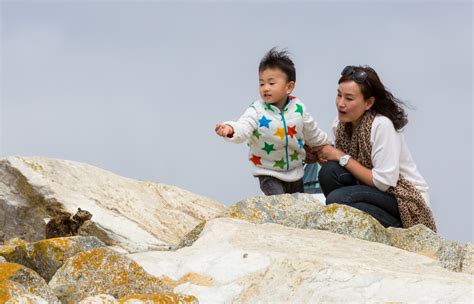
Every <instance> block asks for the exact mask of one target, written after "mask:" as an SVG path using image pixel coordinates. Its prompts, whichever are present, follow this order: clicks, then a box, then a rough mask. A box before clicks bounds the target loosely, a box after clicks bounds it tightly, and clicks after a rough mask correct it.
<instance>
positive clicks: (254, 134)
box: [252, 130, 262, 139]
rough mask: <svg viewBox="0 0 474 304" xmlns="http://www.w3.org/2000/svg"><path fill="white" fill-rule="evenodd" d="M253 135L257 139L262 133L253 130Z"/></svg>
mask: <svg viewBox="0 0 474 304" xmlns="http://www.w3.org/2000/svg"><path fill="white" fill-rule="evenodd" d="M252 134H253V136H255V137H256V138H257V139H260V136H261V135H262V133H260V132H258V130H255V131H253V133H252Z"/></svg>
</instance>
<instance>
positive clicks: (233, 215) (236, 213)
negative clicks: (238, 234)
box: [227, 207, 240, 218]
mask: <svg viewBox="0 0 474 304" xmlns="http://www.w3.org/2000/svg"><path fill="white" fill-rule="evenodd" d="M227 214H228V216H229V217H231V218H240V212H239V210H238V209H237V208H235V207H231V208H230V209H229V211H228V213H227Z"/></svg>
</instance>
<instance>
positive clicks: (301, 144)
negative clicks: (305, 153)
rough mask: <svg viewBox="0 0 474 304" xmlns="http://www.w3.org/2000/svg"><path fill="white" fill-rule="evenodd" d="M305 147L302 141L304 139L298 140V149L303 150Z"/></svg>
mask: <svg viewBox="0 0 474 304" xmlns="http://www.w3.org/2000/svg"><path fill="white" fill-rule="evenodd" d="M303 146H304V142H303V139H302V138H298V147H299V148H300V149H303Z"/></svg>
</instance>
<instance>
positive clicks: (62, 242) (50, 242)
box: [33, 238, 69, 261]
mask: <svg viewBox="0 0 474 304" xmlns="http://www.w3.org/2000/svg"><path fill="white" fill-rule="evenodd" d="M68 244H69V239H68V238H53V239H47V240H41V241H39V242H36V243H34V244H33V248H34V253H33V254H34V256H37V255H40V256H49V255H51V254H53V255H54V257H55V259H56V261H63V260H64V252H65V251H66V248H67V247H68Z"/></svg>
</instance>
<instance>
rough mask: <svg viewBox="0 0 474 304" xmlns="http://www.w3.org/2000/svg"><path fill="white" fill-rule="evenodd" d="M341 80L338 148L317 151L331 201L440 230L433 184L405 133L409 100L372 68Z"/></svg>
mask: <svg viewBox="0 0 474 304" xmlns="http://www.w3.org/2000/svg"><path fill="white" fill-rule="evenodd" d="M338 83H339V86H338V89H337V97H336V107H337V111H338V118H337V119H336V120H335V122H334V125H333V131H334V133H335V139H336V141H335V147H333V146H330V145H327V146H324V147H322V148H320V149H319V151H318V152H317V156H318V158H319V160H320V161H322V163H323V165H322V168H321V170H320V172H319V182H320V184H321V188H322V190H323V192H324V195H325V196H326V204H331V203H339V204H345V205H348V206H351V207H354V208H357V209H359V210H362V211H364V212H366V213H368V214H370V215H372V216H373V217H374V218H376V219H377V220H378V221H379V222H380V223H381V224H382V225H384V226H385V227H388V226H393V227H405V228H408V227H410V226H413V225H416V224H424V225H425V226H427V227H428V228H430V229H431V230H433V231H435V232H436V225H435V222H434V218H433V215H432V212H431V210H430V207H429V206H430V205H429V196H428V186H427V184H426V182H425V180H424V179H423V177H422V176H421V174H420V173H419V172H418V170H417V168H416V165H415V163H414V161H413V159H412V157H411V154H410V151H409V150H408V147H407V145H406V143H405V140H404V138H403V135H402V134H401V133H400V130H401V129H402V128H403V127H404V126H405V125H406V124H407V122H408V120H407V115H406V113H405V111H404V109H403V108H402V106H403V103H402V102H401V101H400V100H398V99H397V98H395V97H394V96H393V95H392V94H391V93H390V92H389V91H388V90H387V89H386V88H385V87H384V85H383V84H382V82H381V81H380V79H379V77H378V75H377V73H376V72H375V71H374V70H373V69H372V68H370V67H362V66H347V67H346V68H344V70H343V71H342V73H341V78H340V79H339V82H338Z"/></svg>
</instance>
